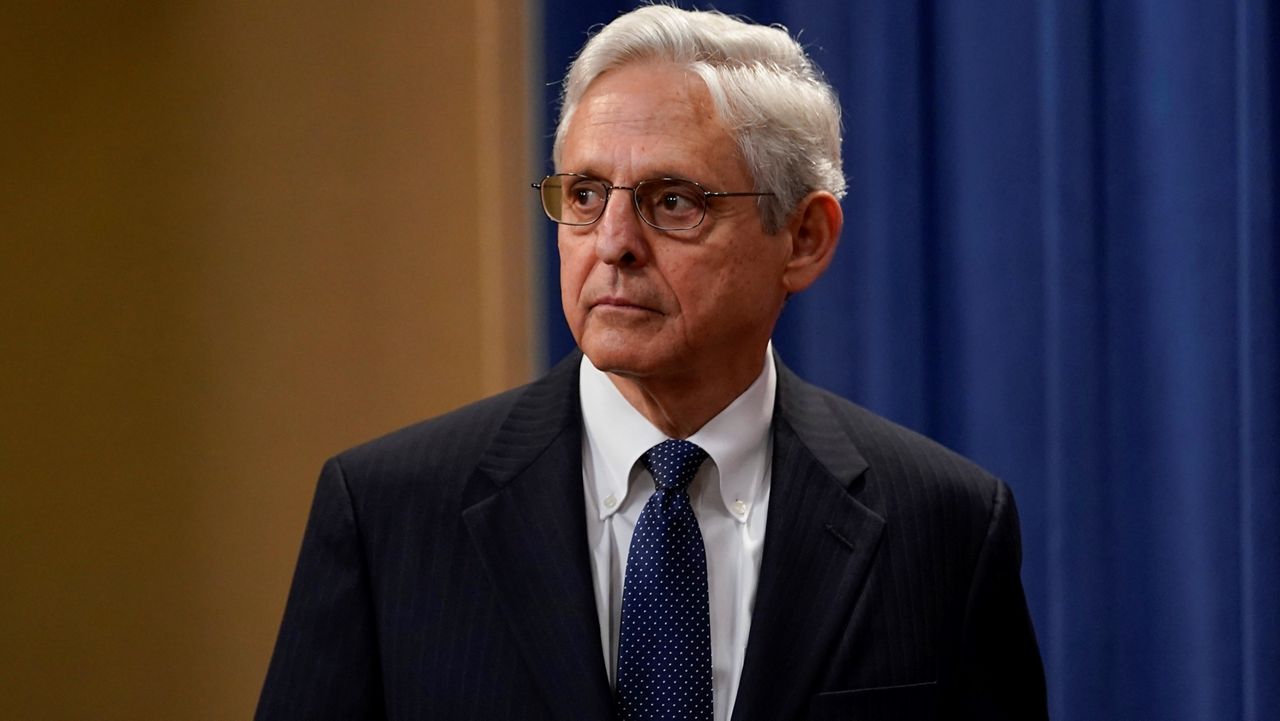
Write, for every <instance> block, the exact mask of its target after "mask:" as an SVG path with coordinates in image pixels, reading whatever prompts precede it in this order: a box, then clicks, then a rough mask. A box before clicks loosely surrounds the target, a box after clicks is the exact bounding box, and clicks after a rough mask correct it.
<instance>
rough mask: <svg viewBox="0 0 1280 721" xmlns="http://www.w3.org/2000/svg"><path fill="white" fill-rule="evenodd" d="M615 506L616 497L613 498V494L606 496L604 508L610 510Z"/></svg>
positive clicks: (616, 504) (616, 502)
mask: <svg viewBox="0 0 1280 721" xmlns="http://www.w3.org/2000/svg"><path fill="white" fill-rule="evenodd" d="M617 506H618V499H616V498H614V497H613V496H609V497H608V498H606V499H604V507H605V508H608V509H609V510H611V511H612V510H613V509H614V508H616V507H617Z"/></svg>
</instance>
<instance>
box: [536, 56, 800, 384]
mask: <svg viewBox="0 0 1280 721" xmlns="http://www.w3.org/2000/svg"><path fill="white" fill-rule="evenodd" d="M558 172H568V173H581V174H585V175H590V176H593V177H596V178H601V179H603V180H607V181H609V182H611V183H613V184H614V185H622V186H634V185H635V184H636V183H637V182H639V181H642V180H647V179H651V178H661V177H679V178H686V179H689V180H694V181H697V182H698V183H699V184H701V185H702V186H703V188H705V189H706V190H708V191H725V192H738V191H750V190H753V189H754V188H753V184H752V178H751V177H750V175H749V173H748V172H747V170H746V166H745V164H744V163H743V162H742V160H741V157H740V154H739V152H738V148H737V144H736V143H735V142H734V139H733V137H732V136H731V135H730V134H729V133H728V131H727V130H726V129H725V127H724V125H723V124H722V123H721V121H720V120H719V118H718V117H717V115H716V113H715V110H714V108H713V106H712V104H711V99H710V96H709V94H708V91H707V89H706V86H705V84H704V83H703V82H702V80H701V79H700V78H698V77H697V76H696V75H694V74H692V73H689V72H688V71H686V70H684V69H683V68H680V67H678V66H675V65H671V64H666V63H662V64H658V63H645V64H634V65H629V66H625V67H623V68H620V69H617V70H613V71H610V72H608V73H605V74H604V75H602V76H600V77H599V78H597V79H596V81H595V82H594V83H592V85H591V86H590V87H589V88H588V90H587V92H586V94H585V95H584V96H583V98H582V99H581V101H580V102H579V104H578V107H577V109H576V110H575V112H574V113H573V116H572V117H571V118H570V121H569V125H568V128H567V131H566V133H565V136H564V143H563V145H562V149H561V157H560V166H559V168H558ZM788 233H789V231H788V230H787V229H785V228H784V229H783V230H781V231H779V232H778V233H776V234H774V235H767V234H765V233H764V231H763V229H762V227H761V223H760V214H759V210H758V208H757V199H756V198H754V197H734V198H713V199H710V200H709V201H708V206H707V216H706V218H705V219H704V220H703V221H702V224H701V225H699V226H698V227H696V228H694V229H692V230H687V231H677V232H668V231H661V230H657V229H655V228H652V227H650V226H648V225H646V224H645V223H644V221H642V220H641V219H640V218H639V216H638V215H637V214H636V210H635V206H634V204H633V202H632V197H631V193H630V192H629V191H625V190H615V191H613V194H612V196H611V197H610V199H609V203H608V205H607V206H606V208H605V211H604V215H603V216H602V217H601V218H600V219H599V220H598V221H596V222H595V223H594V224H592V225H588V226H580V227H575V226H567V225H561V226H559V249H560V295H561V301H562V302H563V304H564V313H565V317H566V319H567V320H568V322H569V327H570V328H571V329H572V331H573V336H574V338H575V339H576V340H577V342H578V346H579V347H580V348H581V349H582V351H583V352H584V353H585V354H586V355H587V357H588V358H590V359H591V362H592V363H593V364H595V365H596V366H597V367H598V368H600V369H602V370H606V371H609V372H612V373H615V374H617V375H620V376H624V377H630V378H635V379H641V380H654V381H659V380H661V381H685V382H693V383H699V382H714V381H715V380H716V379H718V378H720V377H724V376H725V375H726V374H729V373H732V372H733V371H734V370H737V369H742V368H744V366H745V367H746V368H748V369H749V368H751V367H754V368H755V369H756V371H758V369H759V364H760V362H761V360H762V359H763V357H764V349H765V346H766V344H767V342H768V339H769V336H770V334H771V333H772V331H773V326H774V323H775V321H776V320H777V317H778V313H779V312H780V311H781V308H782V303H783V300H784V298H785V295H786V289H785V288H784V285H783V271H784V267H785V265H786V262H787V258H788V254H789V239H788V238H789V236H788ZM751 377H752V378H754V375H752V376H751ZM739 390H740V389H739Z"/></svg>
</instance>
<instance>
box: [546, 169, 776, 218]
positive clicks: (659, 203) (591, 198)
mask: <svg viewBox="0 0 1280 721" xmlns="http://www.w3.org/2000/svg"><path fill="white" fill-rule="evenodd" d="M533 187H534V188H536V189H537V190H538V191H539V194H540V195H541V196H542V209H543V210H544V211H546V213H547V217H548V218H550V219H552V220H554V221H555V222H557V223H560V224H562V225H591V224H592V223H594V222H596V221H597V220H599V219H600V216H602V215H604V207H605V205H606V204H607V203H608V202H609V196H610V195H611V194H612V193H613V191H615V190H630V191H631V197H632V198H633V199H634V200H635V205H636V212H637V213H639V215H640V219H641V220H643V221H644V222H645V223H647V224H649V225H651V226H653V227H654V228H657V229H658V230H689V229H690V228H696V227H698V225H699V224H701V223H702V221H703V219H704V218H706V217H707V199H708V198H732V197H738V196H764V195H773V193H713V192H710V191H708V190H706V189H704V188H703V187H702V186H701V185H698V184H697V183H695V182H693V181H692V180H684V179H681V178H654V179H652V180H642V181H640V182H639V183H636V184H635V187H630V188H629V187H627V186H625V185H613V184H611V183H609V182H608V181H604V180H600V179H599V178H592V177H589V176H586V175H578V174H576V173H557V174H555V175H548V176H547V177H545V178H543V179H542V182H540V183H534V184H533Z"/></svg>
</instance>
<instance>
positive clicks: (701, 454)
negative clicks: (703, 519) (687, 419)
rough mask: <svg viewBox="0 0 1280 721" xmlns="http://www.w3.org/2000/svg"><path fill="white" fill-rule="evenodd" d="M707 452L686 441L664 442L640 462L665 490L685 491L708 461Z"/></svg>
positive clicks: (652, 449) (646, 452)
mask: <svg viewBox="0 0 1280 721" xmlns="http://www.w3.org/2000/svg"><path fill="white" fill-rule="evenodd" d="M706 458H707V452H706V451H704V450H702V448H700V447H698V445H697V444H694V443H690V442H689V441H686V440H672V441H663V442H661V443H659V444H658V445H656V446H654V447H653V448H650V449H649V450H647V451H645V452H644V455H643V456H640V462H641V463H644V467H645V468H648V469H649V473H652V474H653V481H654V483H656V484H657V486H658V488H661V489H663V490H677V491H680V490H684V488H685V486H688V485H689V482H690V481H692V480H693V477H694V475H696V474H697V473H698V466H701V465H702V462H703V461H704V460H706Z"/></svg>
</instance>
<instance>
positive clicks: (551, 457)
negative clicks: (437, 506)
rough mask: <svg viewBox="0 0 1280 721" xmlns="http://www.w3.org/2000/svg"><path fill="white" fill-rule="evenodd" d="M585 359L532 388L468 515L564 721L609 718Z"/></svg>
mask: <svg viewBox="0 0 1280 721" xmlns="http://www.w3.org/2000/svg"><path fill="white" fill-rule="evenodd" d="M579 358H580V356H578V355H577V354H575V355H574V356H572V357H571V358H569V359H567V360H565V361H564V362H562V363H561V364H560V365H558V366H557V367H556V368H555V369H553V370H552V372H551V373H550V374H548V375H547V377H546V378H544V379H543V380H541V381H539V382H537V383H535V384H533V385H532V386H529V387H528V388H527V389H526V391H525V392H524V394H523V396H522V397H521V399H520V400H519V401H517V403H516V405H515V406H514V408H513V410H512V412H511V414H510V416H509V417H508V418H507V420H506V422H505V423H504V424H503V427H502V429H501V430H500V431H499V432H498V434H497V435H496V436H495V437H494V440H493V442H492V443H491V445H490V447H489V449H488V450H487V451H486V452H485V455H484V457H483V458H482V459H481V461H480V463H479V464H478V466H477V471H476V478H475V479H473V480H474V487H476V488H479V489H481V490H480V491H478V492H477V495H484V494H485V493H487V494H488V495H484V497H483V498H481V499H480V500H478V501H476V502H475V503H474V504H472V505H471V506H470V507H468V508H467V509H466V510H465V511H464V512H463V519H464V521H465V522H466V525H467V528H468V530H469V532H470V534H471V539H472V542H473V544H474V545H475V548H476V551H477V552H478V553H479V555H480V557H481V559H482V561H483V563H484V567H485V571H486V572H487V574H488V577H489V580H490V582H491V583H492V584H493V588H494V592H495V594H496V595H497V598H498V603H499V606H500V607H501V608H502V611H503V613H504V614H505V616H506V617H507V621H508V626H509V628H510V631H511V634H512V636H513V637H514V638H515V641H516V645H517V647H518V648H519V649H520V652H521V654H522V656H523V657H524V659H525V661H526V663H527V664H528V666H529V670H530V672H531V673H532V675H533V677H534V678H535V679H536V680H537V682H538V685H539V686H540V687H541V688H542V690H543V695H544V697H545V700H546V702H547V705H548V706H549V707H550V708H551V709H552V710H553V712H554V713H555V715H556V716H557V717H559V718H563V719H579V718H609V717H612V715H613V699H612V694H611V692H610V690H609V682H608V678H607V676H606V673H605V667H604V655H603V650H602V649H601V647H600V626H599V621H598V619H597V615H596V606H595V595H594V592H593V591H592V586H591V569H590V559H589V558H588V554H587V538H586V522H585V520H584V515H583V514H584V510H583V504H584V501H583V494H582V441H581V438H582V432H581V422H580V420H579V417H580V414H579V409H578V392H577V387H578V386H577V378H578V374H577V370H578V360H579ZM485 489H488V490H487V491H486V490H485Z"/></svg>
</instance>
